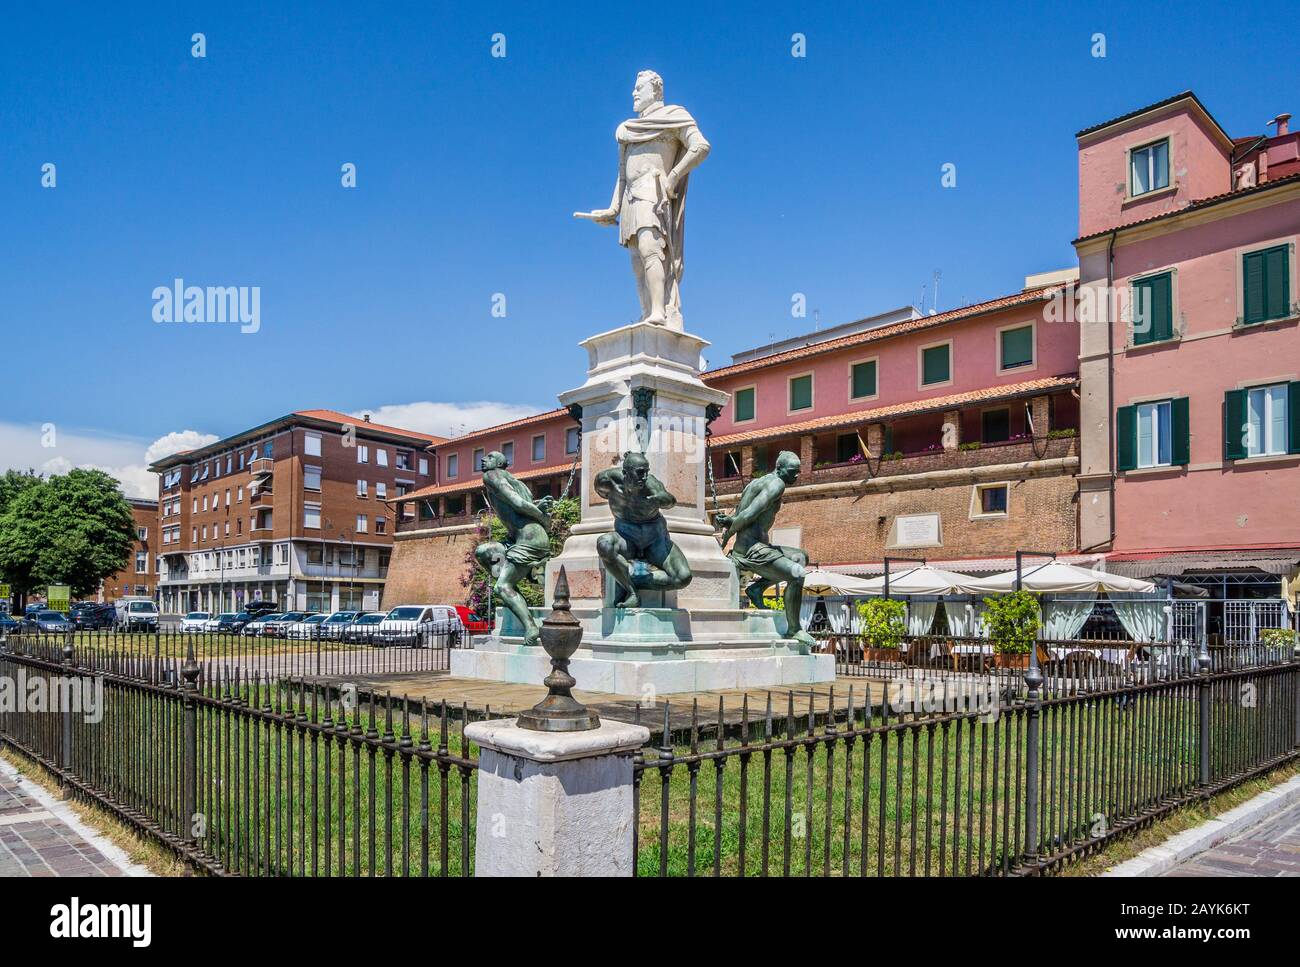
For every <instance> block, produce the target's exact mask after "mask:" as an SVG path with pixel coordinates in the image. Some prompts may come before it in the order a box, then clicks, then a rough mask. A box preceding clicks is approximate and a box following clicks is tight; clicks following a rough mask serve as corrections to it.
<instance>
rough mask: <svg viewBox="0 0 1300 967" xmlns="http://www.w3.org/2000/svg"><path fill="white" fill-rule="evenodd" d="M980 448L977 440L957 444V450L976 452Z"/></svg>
mask: <svg viewBox="0 0 1300 967" xmlns="http://www.w3.org/2000/svg"><path fill="white" fill-rule="evenodd" d="M979 448H980V442H979V440H971V441H970V442H968V443H959V444H957V449H958V450H978V449H979Z"/></svg>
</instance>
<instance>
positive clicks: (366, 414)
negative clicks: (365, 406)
mask: <svg viewBox="0 0 1300 967" xmlns="http://www.w3.org/2000/svg"><path fill="white" fill-rule="evenodd" d="M361 419H363V420H365V421H366V422H367V423H369V422H370V414H369V413H362V414H361Z"/></svg>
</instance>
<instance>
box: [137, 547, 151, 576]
mask: <svg viewBox="0 0 1300 967" xmlns="http://www.w3.org/2000/svg"><path fill="white" fill-rule="evenodd" d="M135 573H136V574H148V573H149V555H148V554H147V553H145V552H144V551H136V552H135Z"/></svg>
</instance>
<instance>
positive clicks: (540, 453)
mask: <svg viewBox="0 0 1300 967" xmlns="http://www.w3.org/2000/svg"><path fill="white" fill-rule="evenodd" d="M545 459H546V437H545V436H542V435H540V434H539V435H538V436H535V437H533V463H541V462H542V461H543V460H545Z"/></svg>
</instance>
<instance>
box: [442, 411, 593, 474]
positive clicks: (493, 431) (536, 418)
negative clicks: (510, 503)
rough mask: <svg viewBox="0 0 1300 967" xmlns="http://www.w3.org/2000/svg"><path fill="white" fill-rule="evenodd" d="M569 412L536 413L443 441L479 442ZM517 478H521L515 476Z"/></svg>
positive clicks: (448, 442)
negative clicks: (484, 438)
mask: <svg viewBox="0 0 1300 967" xmlns="http://www.w3.org/2000/svg"><path fill="white" fill-rule="evenodd" d="M568 413H569V411H568V410H566V409H564V408H563V407H560V408H559V409H554V410H547V411H546V412H545V413H534V414H533V415H532V416H523V417H520V418H519V419H517V420H511V421H510V422H509V423H498V424H496V425H495V426H485V427H483V429H481V430H471V431H470V432H469V433H462V434H461V435H460V436H454V437H448V438H447V439H445V440H443V441H441V442H442V443H445V444H452V445H458V444H461V443H464V442H466V441H467V440H479V439H482V438H483V437H490V436H496V435H498V434H500V433H505V432H506V431H507V430H515V429H518V428H519V427H521V426H532V425H533V424H535V423H543V422H545V421H547V420H553V419H555V418H556V417H558V416H568ZM515 476H516V477H517V476H519V475H518V474H515Z"/></svg>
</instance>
